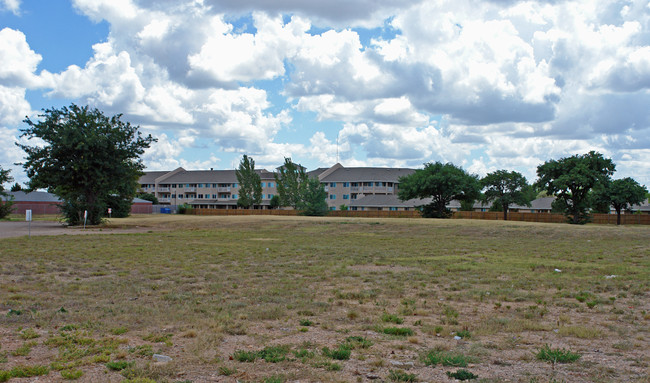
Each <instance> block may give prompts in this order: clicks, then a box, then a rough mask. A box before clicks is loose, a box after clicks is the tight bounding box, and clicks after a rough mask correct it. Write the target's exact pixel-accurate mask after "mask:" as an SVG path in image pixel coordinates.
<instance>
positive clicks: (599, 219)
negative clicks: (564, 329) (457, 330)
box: [188, 209, 650, 225]
mask: <svg viewBox="0 0 650 383" xmlns="http://www.w3.org/2000/svg"><path fill="white" fill-rule="evenodd" d="M188 214H194V215H221V216H226V215H278V216H297V215H299V214H300V212H299V211H297V210H256V209H190V210H188ZM327 216H328V217H350V218H352V217H356V218H422V215H421V214H420V212H419V211H416V210H409V211H390V210H373V211H369V210H364V211H359V210H356V211H352V210H343V211H342V210H337V211H330V212H328V214H327ZM452 218H453V219H483V220H492V221H502V220H503V213H502V212H491V211H486V212H480V211H455V212H453V215H452ZM508 220H509V221H521V222H543V223H565V222H567V219H566V217H565V216H564V214H557V213H518V212H509V213H508ZM591 222H592V223H596V224H614V225H615V224H616V214H592V215H591ZM621 224H622V225H650V214H622V215H621Z"/></svg>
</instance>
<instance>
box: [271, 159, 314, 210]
mask: <svg viewBox="0 0 650 383" xmlns="http://www.w3.org/2000/svg"><path fill="white" fill-rule="evenodd" d="M306 181H307V174H306V173H305V170H304V168H303V167H302V166H300V165H298V164H295V163H293V162H292V161H291V158H287V157H285V158H284V165H282V166H281V167H280V168H279V169H278V172H277V173H276V174H275V183H276V185H277V190H278V196H279V197H280V206H291V207H293V208H294V209H295V208H296V207H297V206H298V204H299V203H300V200H301V198H302V194H303V193H302V188H304V185H305V182H306Z"/></svg>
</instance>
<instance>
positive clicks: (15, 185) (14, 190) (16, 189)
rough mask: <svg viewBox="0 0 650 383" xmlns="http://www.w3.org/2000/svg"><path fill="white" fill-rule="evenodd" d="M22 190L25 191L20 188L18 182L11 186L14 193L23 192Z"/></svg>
mask: <svg viewBox="0 0 650 383" xmlns="http://www.w3.org/2000/svg"><path fill="white" fill-rule="evenodd" d="M22 190H23V187H22V186H20V184H19V183H18V182H16V183H15V184H13V185H11V191H12V192H17V191H22Z"/></svg>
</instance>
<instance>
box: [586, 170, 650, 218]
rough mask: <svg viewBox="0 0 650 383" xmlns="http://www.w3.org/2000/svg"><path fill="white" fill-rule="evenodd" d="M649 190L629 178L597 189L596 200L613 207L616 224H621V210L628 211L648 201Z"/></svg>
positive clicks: (611, 182) (608, 183)
mask: <svg viewBox="0 0 650 383" xmlns="http://www.w3.org/2000/svg"><path fill="white" fill-rule="evenodd" d="M647 193H648V189H646V187H645V186H643V185H640V184H639V183H638V182H636V181H635V180H634V179H632V178H630V177H627V178H623V179H620V180H614V181H610V182H607V183H605V184H603V185H602V186H601V187H600V188H598V189H597V191H596V192H595V193H594V194H595V200H596V202H597V203H601V204H606V205H607V206H608V207H609V206H610V205H611V206H612V207H613V208H614V210H616V224H617V225H620V224H621V210H628V209H629V208H630V206H632V205H636V204H641V203H642V202H643V201H644V200H645V199H646V194H647Z"/></svg>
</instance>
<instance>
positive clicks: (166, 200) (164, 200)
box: [158, 198, 172, 202]
mask: <svg viewBox="0 0 650 383" xmlns="http://www.w3.org/2000/svg"><path fill="white" fill-rule="evenodd" d="M171 201H172V199H171V198H158V202H171Z"/></svg>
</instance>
